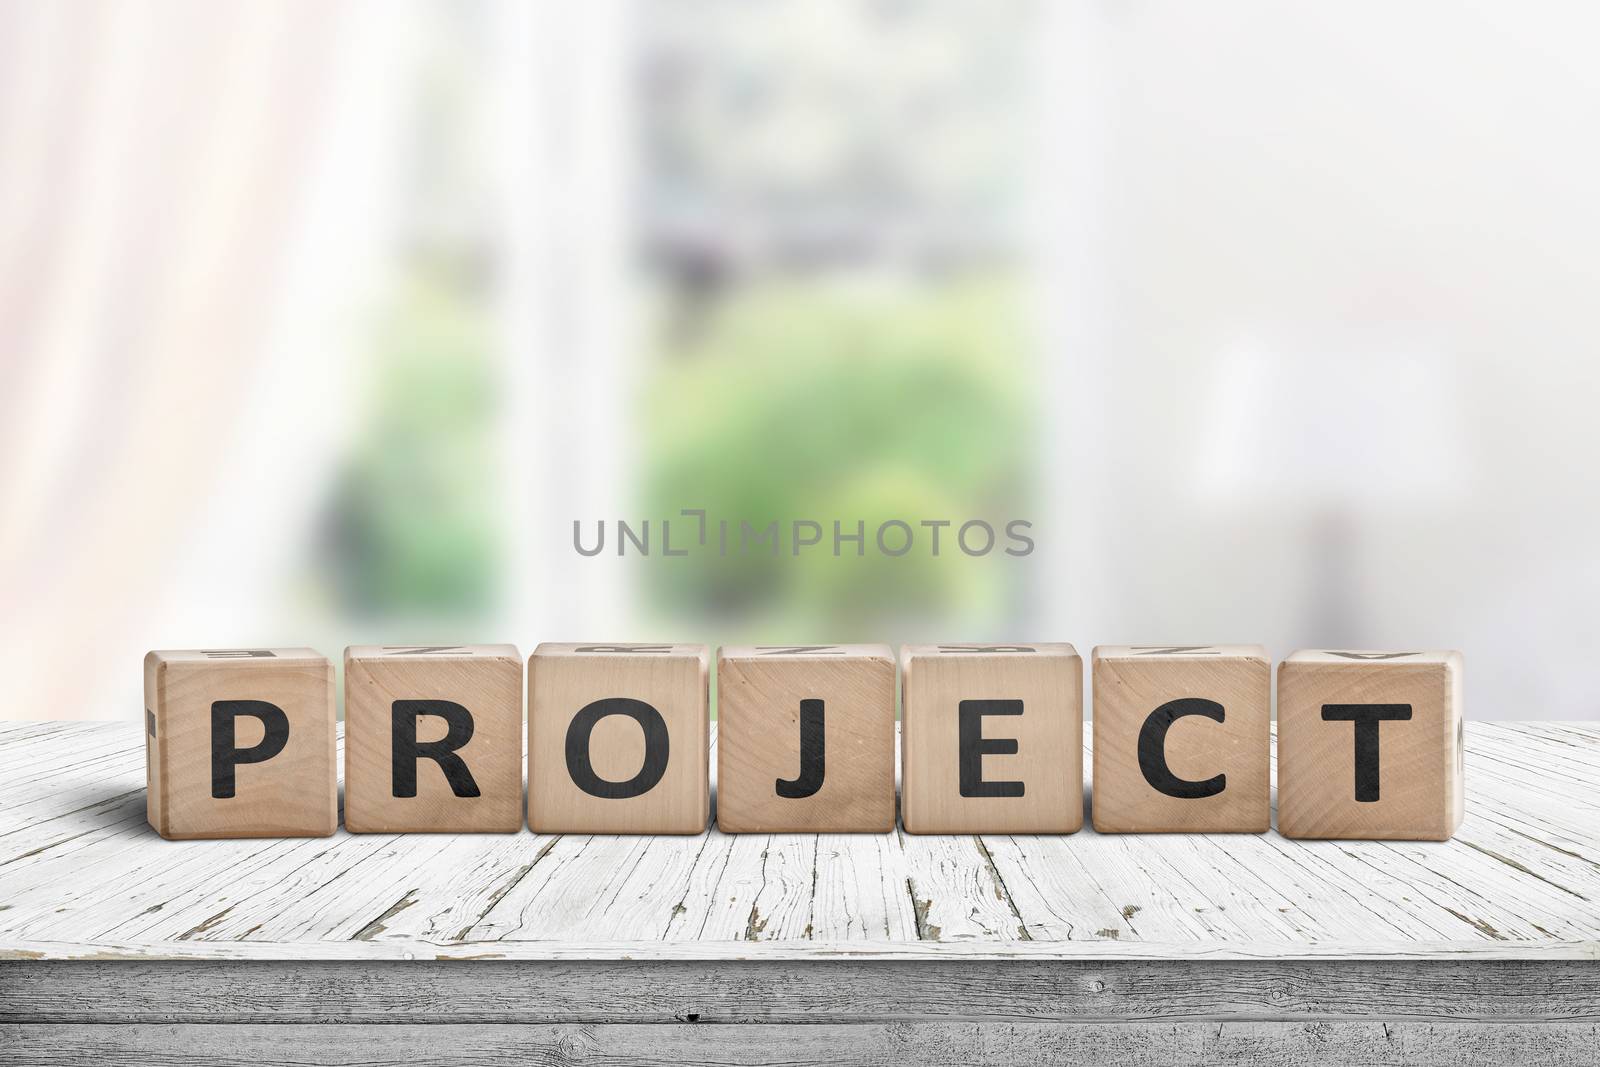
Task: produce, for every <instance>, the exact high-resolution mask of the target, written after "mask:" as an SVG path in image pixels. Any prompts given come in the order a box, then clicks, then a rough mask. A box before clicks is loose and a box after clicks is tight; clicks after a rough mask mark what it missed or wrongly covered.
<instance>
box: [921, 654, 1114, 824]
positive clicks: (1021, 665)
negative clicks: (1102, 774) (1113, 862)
mask: <svg viewBox="0 0 1600 1067" xmlns="http://www.w3.org/2000/svg"><path fill="white" fill-rule="evenodd" d="M900 669H901V693H902V722H901V752H900V760H901V774H900V778H901V786H900V815H901V821H902V822H903V824H904V825H905V828H906V830H907V831H908V832H910V833H914V834H971V833H1017V834H1070V833H1075V832H1076V831H1077V830H1079V829H1080V828H1082V826H1083V660H1082V659H1081V658H1079V656H1078V653H1077V650H1076V649H1074V648H1073V647H1072V646H1071V645H1067V644H1011V645H1008V644H949V645H907V646H905V647H904V648H902V649H901V650H900Z"/></svg>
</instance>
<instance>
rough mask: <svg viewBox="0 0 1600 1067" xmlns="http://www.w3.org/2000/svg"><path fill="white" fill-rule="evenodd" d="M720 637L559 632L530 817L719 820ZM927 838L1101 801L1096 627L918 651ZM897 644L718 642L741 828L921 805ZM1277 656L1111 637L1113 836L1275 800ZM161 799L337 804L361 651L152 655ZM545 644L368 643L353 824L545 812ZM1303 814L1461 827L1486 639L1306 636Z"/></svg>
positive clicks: (724, 782) (1290, 719)
mask: <svg viewBox="0 0 1600 1067" xmlns="http://www.w3.org/2000/svg"><path fill="white" fill-rule="evenodd" d="M709 659H710V653H709V649H708V648H707V647H706V646H704V645H666V644H662V645H639V644H628V645H581V644H542V645H540V646H539V647H538V649H537V650H536V651H535V652H534V654H533V656H532V657H531V658H530V659H529V661H528V684H527V694H528V714H527V718H526V722H527V741H528V744H527V775H528V777H527V804H526V812H527V823H528V825H529V826H530V827H531V828H532V829H534V830H535V831H538V832H547V833H699V832H701V831H702V830H704V829H705V826H706V823H707V818H708V814H709V806H710V795H709V793H710V789H709V782H708V778H709V775H708V771H709V767H708V759H709V757H708V744H707V742H708V732H709V727H708V700H709V684H708V677H707V676H708V667H709ZM899 667H900V675H901V684H902V686H903V694H902V700H903V709H904V711H903V727H902V766H901V790H900V803H901V813H900V814H901V821H902V823H903V825H904V827H905V829H906V830H907V831H909V832H911V833H1021V834H1030V833H1037V834H1066V833H1072V832H1074V831H1076V830H1078V829H1079V828H1081V826H1082V825H1083V812H1084V803H1083V767H1082V762H1083V746H1082V724H1083V713H1082V690H1083V665H1082V660H1081V659H1080V658H1079V656H1078V654H1077V652H1076V651H1075V650H1074V649H1073V647H1072V646H1071V645H1067V644H1036V645H979V644H970V645H917V646H908V647H905V648H903V649H902V650H901V652H900V657H899ZM895 683H896V661H895V657H894V653H893V652H892V650H891V649H890V648H889V647H888V646H885V645H827V646H821V645H813V646H785V647H777V646H745V647H725V648H723V649H721V650H720V653H719V655H718V666H717V698H718V744H717V773H718V800H717V822H718V825H719V826H720V828H721V829H723V830H724V831H727V832H730V833H743V832H784V831H811V832H885V831H888V830H891V829H892V828H893V827H894V824H895V781H894V720H895V706H896V701H895ZM1271 690H1272V678H1271V666H1270V662H1269V660H1268V657H1267V655H1266V652H1265V650H1263V649H1262V648H1260V647H1258V646H1249V645H1213V646H1162V647H1136V646H1116V647H1101V648H1096V649H1095V650H1094V662H1093V699H1094V722H1093V727H1094V746H1093V751H1094V789H1093V798H1092V811H1093V822H1094V826H1095V828H1096V829H1097V830H1099V831H1102V832H1171V831H1181V832H1256V833H1259V832H1262V831H1265V830H1267V829H1268V828H1269V826H1270V824H1271V787H1270V774H1269V765H1270V759H1271V715H1272V691H1271ZM145 692H146V709H147V711H146V725H147V738H146V741H147V751H148V770H149V818H150V823H151V825H152V826H154V827H155V828H156V830H157V831H158V832H160V833H161V834H162V835H163V836H165V837H170V838H199V837H248V836H316V835H326V834H331V833H332V832H333V831H334V829H335V826H336V824H337V794H336V785H335V773H336V769H335V747H334V742H335V711H334V699H333V671H332V666H331V664H329V662H328V661H327V659H326V658H325V657H323V656H321V655H320V654H318V653H316V652H314V651H312V650H310V649H285V648H277V649H243V650H225V651H224V650H201V651H185V652H152V653H150V655H149V656H148V657H146V661H145ZM522 693H523V665H522V659H521V656H520V654H519V653H518V652H517V650H516V648H515V647H513V646H511V645H475V646H449V647H446V646H431V647H430V646H405V647H380V646H357V647H352V648H350V649H348V650H346V653H345V717H346V725H345V826H346V828H347V829H349V830H351V831H353V832H357V833H394V832H414V831H422V832H427V831H458V832H512V831H517V830H520V829H521V828H522V825H523V810H524V808H523V791H522V790H523V779H522V751H523V746H522V731H523V723H524V716H523V703H522ZM1278 759H1279V775H1278V800H1279V810H1278V829H1279V832H1280V833H1282V834H1284V835H1285V836H1288V837H1308V838H1390V839H1424V840H1430V839H1431V840H1442V839H1445V838H1448V837H1449V836H1450V835H1451V834H1452V833H1453V832H1454V831H1455V828H1456V827H1457V826H1458V825H1459V823H1460V821H1461V818H1462V814H1463V811H1464V796H1463V780H1462V732H1461V656H1460V654H1459V653H1456V652H1349V651H1307V652H1296V653H1295V654H1293V655H1291V656H1290V657H1289V658H1288V659H1287V660H1285V661H1283V663H1282V664H1280V666H1279V673H1278Z"/></svg>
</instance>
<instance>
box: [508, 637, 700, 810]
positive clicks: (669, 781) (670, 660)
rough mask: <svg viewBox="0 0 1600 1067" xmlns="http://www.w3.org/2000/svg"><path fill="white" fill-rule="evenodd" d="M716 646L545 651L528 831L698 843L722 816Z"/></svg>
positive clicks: (539, 655) (538, 655)
mask: <svg viewBox="0 0 1600 1067" xmlns="http://www.w3.org/2000/svg"><path fill="white" fill-rule="evenodd" d="M710 660H711V654H710V650H709V649H708V648H707V647H706V646H705V645H673V644H655V645H649V644H542V645H540V646H539V647H538V648H537V649H535V650H534V653H533V656H532V657H531V658H530V659H529V660H528V826H529V827H530V828H532V829H533V830H534V831H535V832H538V833H581V834H698V833H701V832H702V831H704V830H705V828H706V823H707V821H708V819H709V817H710V814H711V811H710V809H711V780H710V770H711V767H710V763H711V757H710V751H709V749H710V709H709V698H710V693H709V678H708V676H709V673H710V666H711V663H710Z"/></svg>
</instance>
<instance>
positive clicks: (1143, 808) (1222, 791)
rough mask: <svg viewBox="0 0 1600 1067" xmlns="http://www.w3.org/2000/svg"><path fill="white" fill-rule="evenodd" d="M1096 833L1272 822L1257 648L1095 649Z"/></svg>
mask: <svg viewBox="0 0 1600 1067" xmlns="http://www.w3.org/2000/svg"><path fill="white" fill-rule="evenodd" d="M1093 658H1094V666H1093V682H1092V685H1093V688H1094V797H1093V802H1092V803H1093V807H1092V810H1093V813H1094V828H1095V829H1096V830H1098V831H1100V832H1101V833H1168V832H1182V833H1201V832H1204V833H1229V832H1232V833H1262V832H1264V831H1265V830H1267V829H1268V828H1269V827H1270V826H1271V825H1272V784H1271V765H1272V751H1271V747H1272V666H1271V664H1270V662H1269V661H1268V659H1267V652H1266V649H1264V648H1262V647H1260V646H1259V645H1108V646H1102V647H1100V648H1096V649H1095V650H1094V657H1093Z"/></svg>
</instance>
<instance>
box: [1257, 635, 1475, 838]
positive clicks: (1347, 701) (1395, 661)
mask: <svg viewBox="0 0 1600 1067" xmlns="http://www.w3.org/2000/svg"><path fill="white" fill-rule="evenodd" d="M1461 697H1462V661H1461V653H1459V652H1354V651H1342V650H1340V651H1324V650H1317V651H1302V652H1296V653H1294V654H1292V655H1290V656H1289V657H1288V658H1287V659H1285V660H1284V661H1283V662H1282V663H1280V664H1279V665H1278V776H1279V780H1278V832H1279V833H1281V834H1283V835H1284V836H1285V837H1295V838H1360V839H1364V840H1370V839H1389V840H1422V841H1443V840H1447V839H1448V838H1449V837H1450V836H1451V835H1452V834H1453V833H1455V831H1456V828H1457V827H1458V826H1460V825H1461V820H1462V818H1463V817H1464V816H1465V804H1466V786H1465V764H1464V758H1465V751H1464V746H1463V739H1462V731H1463V719H1462V706H1461V705H1462V699H1461ZM1352 714H1357V715H1360V714H1382V715H1385V716H1403V718H1398V717H1395V718H1389V719H1387V720H1386V721H1381V722H1353V721H1350V719H1349V716H1350V715H1352ZM1341 717H1342V718H1341Z"/></svg>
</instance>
